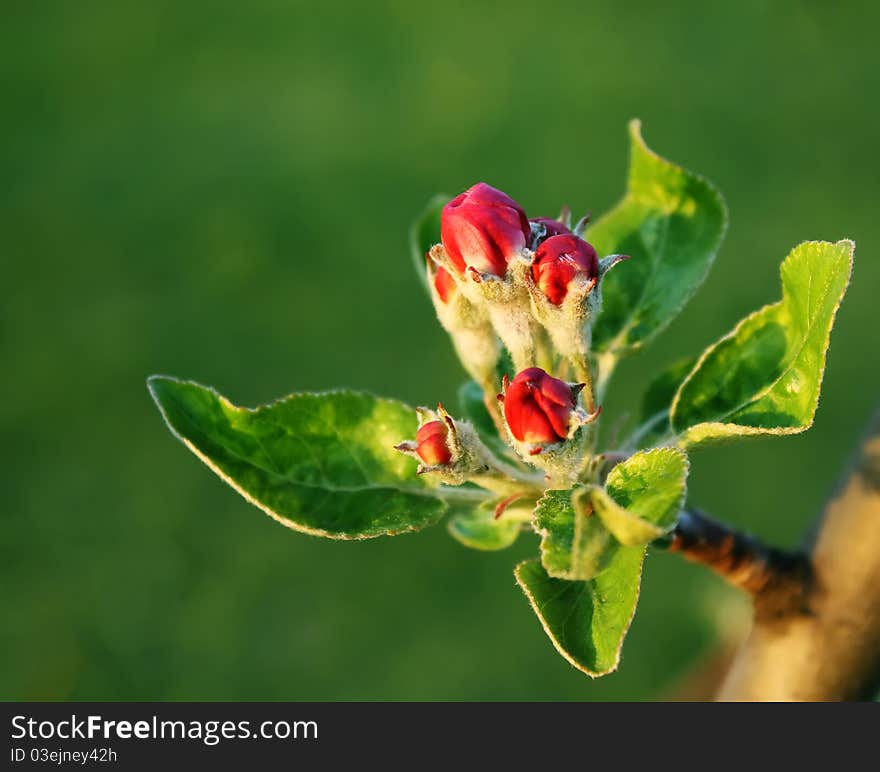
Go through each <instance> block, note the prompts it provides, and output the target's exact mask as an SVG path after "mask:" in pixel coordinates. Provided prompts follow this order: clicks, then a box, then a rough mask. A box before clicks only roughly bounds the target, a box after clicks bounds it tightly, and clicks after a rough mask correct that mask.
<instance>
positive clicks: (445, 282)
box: [434, 267, 457, 303]
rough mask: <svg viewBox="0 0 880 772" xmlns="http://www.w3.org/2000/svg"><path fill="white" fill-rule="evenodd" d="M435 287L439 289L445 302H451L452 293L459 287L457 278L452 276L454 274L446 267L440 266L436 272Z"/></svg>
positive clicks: (439, 293)
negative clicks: (456, 282) (456, 283)
mask: <svg viewBox="0 0 880 772" xmlns="http://www.w3.org/2000/svg"><path fill="white" fill-rule="evenodd" d="M434 289H436V290H437V294H438V295H439V296H440V300H442V301H443V302H444V303H448V302H449V298H451V297H452V293H453V292H455V290H456V289H457V287H456V286H455V279H453V278H452V274H450V273H449V271H447V270H446V269H445V268H442V267H441V268H438V269H437V273H435V274H434Z"/></svg>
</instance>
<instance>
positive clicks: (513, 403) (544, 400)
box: [504, 367, 577, 443]
mask: <svg viewBox="0 0 880 772" xmlns="http://www.w3.org/2000/svg"><path fill="white" fill-rule="evenodd" d="M576 394H577V389H576V388H572V387H571V386H569V385H568V384H567V383H566V382H565V381H560V380H559V379H558V378H554V377H553V376H552V375H548V374H547V373H545V372H544V371H543V370H542V369H541V368H540V367H529V368H528V369H526V370H523V371H522V372H520V373H518V374H517V376H516V377H515V378H514V379H513V381H512V382H511V383H510V384H509V385H508V386H507V389H506V391H505V394H504V418H505V420H506V421H507V426H508V427H509V428H510V433H511V434H512V435H513V436H514V437H515V438H516V439H517V440H519V441H520V442H532V443H545V442H546V443H552V442H559V441H560V440H564V439H565V438H566V437H567V436H568V425H569V419H570V418H571V412H572V410H574V408H575V395H576Z"/></svg>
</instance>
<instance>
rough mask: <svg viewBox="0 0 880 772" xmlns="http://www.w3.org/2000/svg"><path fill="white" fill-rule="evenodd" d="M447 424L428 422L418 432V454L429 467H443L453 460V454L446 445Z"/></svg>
mask: <svg viewBox="0 0 880 772" xmlns="http://www.w3.org/2000/svg"><path fill="white" fill-rule="evenodd" d="M448 431H449V430H448V428H447V426H446V423H445V422H443V421H428V423H426V424H425V425H424V426H421V427H419V430H418V432H416V453H418V454H419V458H420V459H422V461H424V462H425V463H426V464H427V465H428V466H442V465H443V464H448V463H449V462H450V461H451V460H452V453H451V452H450V450H449V446H448V445H447V444H446V433H447V432H448Z"/></svg>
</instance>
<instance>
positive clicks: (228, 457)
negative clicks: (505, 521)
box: [148, 376, 485, 539]
mask: <svg viewBox="0 0 880 772" xmlns="http://www.w3.org/2000/svg"><path fill="white" fill-rule="evenodd" d="M148 385H149V389H150V393H151V394H152V395H153V399H154V400H155V401H156V404H157V405H158V406H159V410H160V411H161V413H162V416H163V418H164V419H165V422H166V423H167V424H168V428H169V429H171V432H172V434H174V436H175V437H177V438H178V439H179V440H181V441H182V442H183V443H184V444H185V445H186V446H187V447H188V448H189V449H190V450H191V451H192V452H193V453H195V454H196V455H197V456H198V457H199V458H200V459H201V460H202V461H203V462H204V463H205V464H207V465H208V466H209V467H210V468H211V469H212V470H213V471H214V472H216V473H217V474H218V475H219V476H220V477H221V478H222V479H223V480H224V481H225V482H227V483H229V485H231V486H232V487H233V488H235V490H237V491H238V492H239V493H240V494H241V495H242V496H244V497H245V498H246V499H247V500H248V501H250V502H251V503H252V504H255V505H256V506H258V507H260V509H262V510H263V511H264V512H266V514H268V515H270V516H272V517H273V518H275V519H276V520H278V521H279V522H280V523H282V524H283V525H286V526H288V527H289V528H293V529H294V530H297V531H304V532H305V533H310V534H313V535H316V536H326V537H329V538H331V539H368V538H372V537H374V536H383V535H395V534H400V533H406V532H408V531H417V530H419V529H421V528H424V527H425V526H428V525H432V524H433V523H435V522H437V521H438V520H439V519H440V518H441V517H442V516H443V515H444V514H446V513H447V512H449V511H450V509H451V508H452V507H453V504H452V503H450V502H448V501H446V500H444V498H443V496H447V495H448V496H455V497H457V499H458V500H462V501H466V499H467V498H468V497H470V498H471V499H472V500H473V499H476V501H477V502H479V501H482V500H485V497H483V496H480V494H478V493H477V492H473V491H464V490H458V489H443V488H438V487H431V486H430V484H429V483H428V481H427V480H425V479H424V477H419V476H418V475H417V474H416V462H415V461H413V460H412V459H410V458H408V457H407V456H405V455H403V454H402V453H399V452H397V451H396V450H394V447H393V446H394V445H395V444H396V443H398V442H400V441H401V440H405V439H407V438H412V437H414V436H415V433H416V414H415V411H414V410H413V409H412V408H410V407H407V406H406V405H404V404H402V403H400V402H395V401H394V400H388V399H378V398H376V397H373V396H370V395H368V394H359V393H355V392H349V391H339V392H329V393H325V394H293V395H291V396H289V397H286V398H285V399H282V400H279V401H278V402H273V403H272V404H271V405H266V406H263V407H258V408H256V409H255V410H250V409H248V408H243V407H236V406H235V405H233V404H232V403H230V402H229V401H228V400H227V399H225V398H224V397H222V396H220V395H219V394H218V393H217V392H216V391H214V390H213V389H210V388H206V387H205V386H200V385H199V384H197V383H192V382H190V381H180V380H177V379H175V378H167V377H164V376H153V377H151V378H150V379H149V380H148ZM456 511H460V510H456Z"/></svg>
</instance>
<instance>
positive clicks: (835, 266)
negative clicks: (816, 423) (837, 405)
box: [672, 240, 855, 446]
mask: <svg viewBox="0 0 880 772" xmlns="http://www.w3.org/2000/svg"><path fill="white" fill-rule="evenodd" d="M854 249H855V244H853V242H852V241H846V240H845V241H838V242H837V243H836V244H832V243H830V242H827V241H809V242H806V243H804V244H801V245H800V246H797V247H795V248H794V250H792V252H791V254H789V255H788V257H786V258H785V260H784V261H783V263H782V268H781V274H782V300H780V301H779V302H778V303H774V304H773V305H769V306H765V307H764V308H762V309H760V310H759V311H756V312H755V313H753V314H751V315H750V316H747V317H746V318H745V319H743V320H742V321H741V322H740V323H739V324H738V325H737V326H736V327H735V328H734V329H733V330H732V331H731V332H730V333H729V334H727V335H726V336H725V337H723V338H722V339H721V340H720V341H718V342H717V343H716V344H715V345H713V346H710V347H709V348H708V349H707V350H706V351H705V352H704V354H703V355H702V356H701V357H700V359H699V361H698V362H697V364H696V366H695V367H694V369H693V370H692V372H691V373H690V375H688V377H687V379H686V380H685V381H684V383H683V384H682V385H681V387H680V388H679V390H678V393H677V394H676V396H675V400H674V401H673V404H672V428H673V430H674V431H675V432H676V433H677V434H678V435H680V444H681V445H682V446H694V445H699V444H701V443H705V442H711V441H718V440H723V439H726V438H733V437H741V436H748V435H757V434H796V433H798V432H802V431H804V430H806V429H808V428H809V427H810V426H811V425H812V423H813V418H814V416H815V414H816V406H817V404H818V401H819V391H820V388H821V385H822V375H823V373H824V370H825V355H826V351H827V349H828V339H829V336H830V334H831V327H832V325H833V324H834V317H835V314H836V313H837V309H838V307H839V306H840V301H841V300H842V299H843V295H844V293H845V292H846V288H847V285H848V284H849V277H850V273H851V271H852V261H853V251H854Z"/></svg>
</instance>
